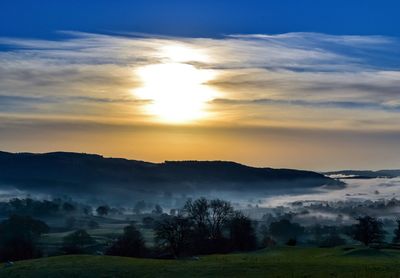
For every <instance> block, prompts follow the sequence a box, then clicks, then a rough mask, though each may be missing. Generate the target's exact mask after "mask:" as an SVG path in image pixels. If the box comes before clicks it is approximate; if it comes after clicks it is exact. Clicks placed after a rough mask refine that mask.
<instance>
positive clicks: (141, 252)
mask: <svg viewBox="0 0 400 278" xmlns="http://www.w3.org/2000/svg"><path fill="white" fill-rule="evenodd" d="M106 254H107V255H112V256H123V257H145V256H146V254H147V248H146V246H145V241H144V239H143V236H142V234H141V233H140V231H139V230H138V229H136V227H135V226H134V225H129V226H127V227H125V228H124V233H123V235H121V236H120V237H118V239H117V240H116V241H115V242H114V243H113V244H112V245H111V247H110V248H109V249H108V250H107V251H106Z"/></svg>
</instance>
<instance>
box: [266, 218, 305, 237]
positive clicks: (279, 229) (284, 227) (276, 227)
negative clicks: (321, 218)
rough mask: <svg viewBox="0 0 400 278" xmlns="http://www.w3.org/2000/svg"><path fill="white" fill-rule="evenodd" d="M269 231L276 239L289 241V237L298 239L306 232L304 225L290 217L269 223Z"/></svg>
mask: <svg viewBox="0 0 400 278" xmlns="http://www.w3.org/2000/svg"><path fill="white" fill-rule="evenodd" d="M269 233H270V235H271V236H272V237H274V238H275V239H277V240H280V241H283V242H287V241H288V240H289V239H297V238H298V237H299V236H301V235H302V234H303V233H304V227H302V226H300V225H299V224H298V223H292V222H290V220H288V219H281V220H279V221H276V222H272V223H271V224H270V225H269Z"/></svg>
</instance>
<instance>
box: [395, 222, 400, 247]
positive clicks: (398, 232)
mask: <svg viewBox="0 0 400 278" xmlns="http://www.w3.org/2000/svg"><path fill="white" fill-rule="evenodd" d="M396 224H397V228H396V229H394V231H393V233H394V237H393V243H400V218H398V219H396Z"/></svg>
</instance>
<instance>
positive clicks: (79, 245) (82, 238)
mask: <svg viewBox="0 0 400 278" xmlns="http://www.w3.org/2000/svg"><path fill="white" fill-rule="evenodd" d="M93 243H95V241H94V240H93V238H92V237H91V236H90V235H89V234H88V233H87V232H86V231H85V230H83V229H80V230H77V231H75V232H73V233H71V234H69V235H67V236H65V237H64V238H63V247H62V250H63V251H64V252H65V253H67V254H82V253H85V248H87V247H88V246H89V245H91V244H93Z"/></svg>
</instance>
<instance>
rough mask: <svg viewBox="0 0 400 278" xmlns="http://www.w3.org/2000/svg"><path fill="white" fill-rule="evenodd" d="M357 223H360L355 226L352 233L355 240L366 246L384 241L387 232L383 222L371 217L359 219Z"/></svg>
mask: <svg viewBox="0 0 400 278" xmlns="http://www.w3.org/2000/svg"><path fill="white" fill-rule="evenodd" d="M357 221H358V223H357V224H355V225H353V227H352V232H351V236H352V238H353V239H354V240H357V241H360V242H362V243H363V244H364V245H366V246H369V245H370V244H371V243H378V242H381V241H382V240H383V238H384V235H385V231H384V230H383V224H382V222H381V221H379V220H378V219H376V218H374V217H371V216H364V217H359V218H357Z"/></svg>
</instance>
